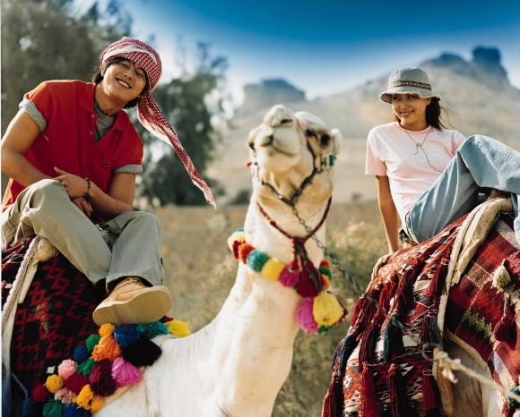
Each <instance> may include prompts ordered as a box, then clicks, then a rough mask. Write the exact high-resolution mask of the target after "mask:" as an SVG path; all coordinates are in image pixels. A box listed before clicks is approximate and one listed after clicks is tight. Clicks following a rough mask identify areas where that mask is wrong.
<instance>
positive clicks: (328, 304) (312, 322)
mask: <svg viewBox="0 0 520 417" xmlns="http://www.w3.org/2000/svg"><path fill="white" fill-rule="evenodd" d="M257 206H258V209H259V210H260V213H262V215H263V216H264V217H265V218H266V219H267V220H268V222H269V224H270V225H271V226H273V227H274V228H275V229H276V230H278V231H279V232H280V233H282V234H283V235H284V236H285V237H287V238H288V239H289V240H290V241H291V243H292V247H293V259H292V261H291V262H290V263H289V264H287V265H285V264H284V263H282V262H281V261H279V260H278V259H276V258H273V257H271V256H269V255H268V254H267V253H265V252H262V251H259V250H257V249H256V248H255V247H254V246H253V245H251V244H250V243H248V242H247V241H246V237H245V233H244V229H238V230H237V231H235V232H234V233H233V234H232V235H231V236H230V237H229V239H228V246H229V249H230V250H231V252H232V253H233V256H234V258H235V259H237V260H239V261H241V262H242V263H243V264H245V265H247V266H248V267H249V268H250V269H251V270H252V271H254V272H257V273H259V274H260V275H262V276H263V277H264V278H266V279H269V280H272V281H278V282H280V284H282V285H283V286H284V287H291V288H293V289H294V291H296V293H298V295H300V296H301V297H303V300H302V301H301V302H300V305H299V306H298V312H297V315H298V323H299V326H300V328H301V329H302V330H303V331H304V332H306V333H315V334H316V333H320V334H321V333H325V332H327V331H328V330H329V329H330V328H332V327H333V326H334V325H337V324H338V323H340V322H341V321H342V320H343V318H344V317H345V316H346V315H347V313H348V312H347V310H346V309H345V307H343V305H342V304H341V303H340V302H339V301H338V299H337V298H336V297H335V296H334V295H333V294H331V293H330V292H329V291H327V290H328V288H329V287H330V279H331V276H332V275H331V272H330V267H329V263H328V262H327V261H326V260H322V261H321V263H320V265H319V267H318V268H316V267H315V266H314V264H313V263H312V261H311V260H310V259H309V256H308V254H307V250H306V249H305V242H306V241H307V240H308V239H309V238H310V237H311V236H312V235H313V234H314V233H315V232H316V231H317V230H318V229H319V228H320V227H321V226H322V225H323V222H324V221H325V218H326V217H327V213H328V211H329V208H330V200H329V202H328V205H327V208H326V210H325V213H324V215H323V218H322V219H321V221H320V222H319V223H318V225H317V226H316V227H315V228H314V230H312V231H311V232H310V233H309V234H308V235H306V236H304V237H294V236H290V235H289V234H288V233H287V232H285V231H284V230H283V229H281V228H280V227H279V226H278V225H277V224H276V222H275V221H274V220H272V219H271V218H270V217H269V215H268V214H267V212H266V211H265V210H264V209H263V208H262V206H261V205H260V204H257Z"/></svg>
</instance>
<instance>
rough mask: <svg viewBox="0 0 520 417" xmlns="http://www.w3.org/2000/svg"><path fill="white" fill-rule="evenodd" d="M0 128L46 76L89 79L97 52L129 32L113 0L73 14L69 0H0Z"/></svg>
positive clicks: (124, 16)
mask: <svg viewBox="0 0 520 417" xmlns="http://www.w3.org/2000/svg"><path fill="white" fill-rule="evenodd" d="M1 5H2V6H1V7H2V10H1V12H2V32H1V33H2V39H1V46H2V54H1V58H2V134H3V133H4V132H5V129H6V128H7V125H8V124H9V122H10V121H11V119H12V118H13V116H14V115H15V114H16V112H17V111H18V103H19V102H20V101H21V99H22V96H23V94H24V93H26V92H27V91H29V90H30V89H32V88H34V87H36V86H37V85H38V84H39V83H40V82H41V81H43V80H49V79H80V80H89V79H90V77H91V76H92V74H93V73H94V71H95V69H96V66H97V60H98V57H99V53H100V52H101V50H102V48H103V47H104V46H106V45H107V44H108V43H110V42H111V41H113V40H115V39H118V38H120V37H121V36H124V35H127V34H128V33H130V29H131V24H132V20H131V18H130V16H129V15H128V14H127V13H125V12H124V11H123V10H122V9H121V8H120V7H119V3H118V1H116V0H112V1H110V2H109V3H108V5H107V6H106V9H104V10H103V11H100V9H99V5H98V2H94V3H93V4H92V6H91V7H90V8H89V9H88V10H87V12H86V13H85V14H83V15H81V16H75V15H74V14H73V13H74V8H73V0H2V2H1Z"/></svg>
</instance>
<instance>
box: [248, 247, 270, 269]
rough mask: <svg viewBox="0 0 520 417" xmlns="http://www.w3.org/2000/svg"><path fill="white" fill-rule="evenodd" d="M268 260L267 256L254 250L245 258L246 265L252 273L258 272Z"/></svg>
mask: <svg viewBox="0 0 520 417" xmlns="http://www.w3.org/2000/svg"><path fill="white" fill-rule="evenodd" d="M268 260H269V256H268V255H267V254H266V253H264V252H260V251H258V250H254V251H252V252H251V253H250V254H249V256H248V257H247V265H248V266H249V268H251V269H252V270H253V271H255V272H260V271H261V270H262V268H263V267H264V264H265V263H266V262H267V261H268Z"/></svg>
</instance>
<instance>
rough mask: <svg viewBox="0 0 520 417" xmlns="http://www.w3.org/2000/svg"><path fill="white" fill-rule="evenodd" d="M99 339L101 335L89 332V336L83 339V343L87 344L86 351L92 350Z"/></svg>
mask: <svg viewBox="0 0 520 417" xmlns="http://www.w3.org/2000/svg"><path fill="white" fill-rule="evenodd" d="M100 340H101V336H100V335H99V334H91V335H90V336H89V337H87V340H85V345H86V346H87V349H88V351H89V352H92V350H93V349H94V347H95V346H96V345H97V344H98V343H99V341H100Z"/></svg>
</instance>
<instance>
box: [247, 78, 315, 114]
mask: <svg viewBox="0 0 520 417" xmlns="http://www.w3.org/2000/svg"><path fill="white" fill-rule="evenodd" d="M300 101H305V91H302V90H299V89H298V88H296V87H295V86H293V85H291V84H289V83H288V82H287V81H285V80H284V79H281V78H275V79H268V80H263V81H261V82H260V83H259V84H246V85H245V86H244V101H243V103H242V105H241V106H240V107H239V108H238V109H237V115H238V116H240V115H245V114H247V113H251V112H254V111H255V110H259V109H262V108H264V107H269V106H270V105H271V103H273V102H275V103H293V102H300Z"/></svg>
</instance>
